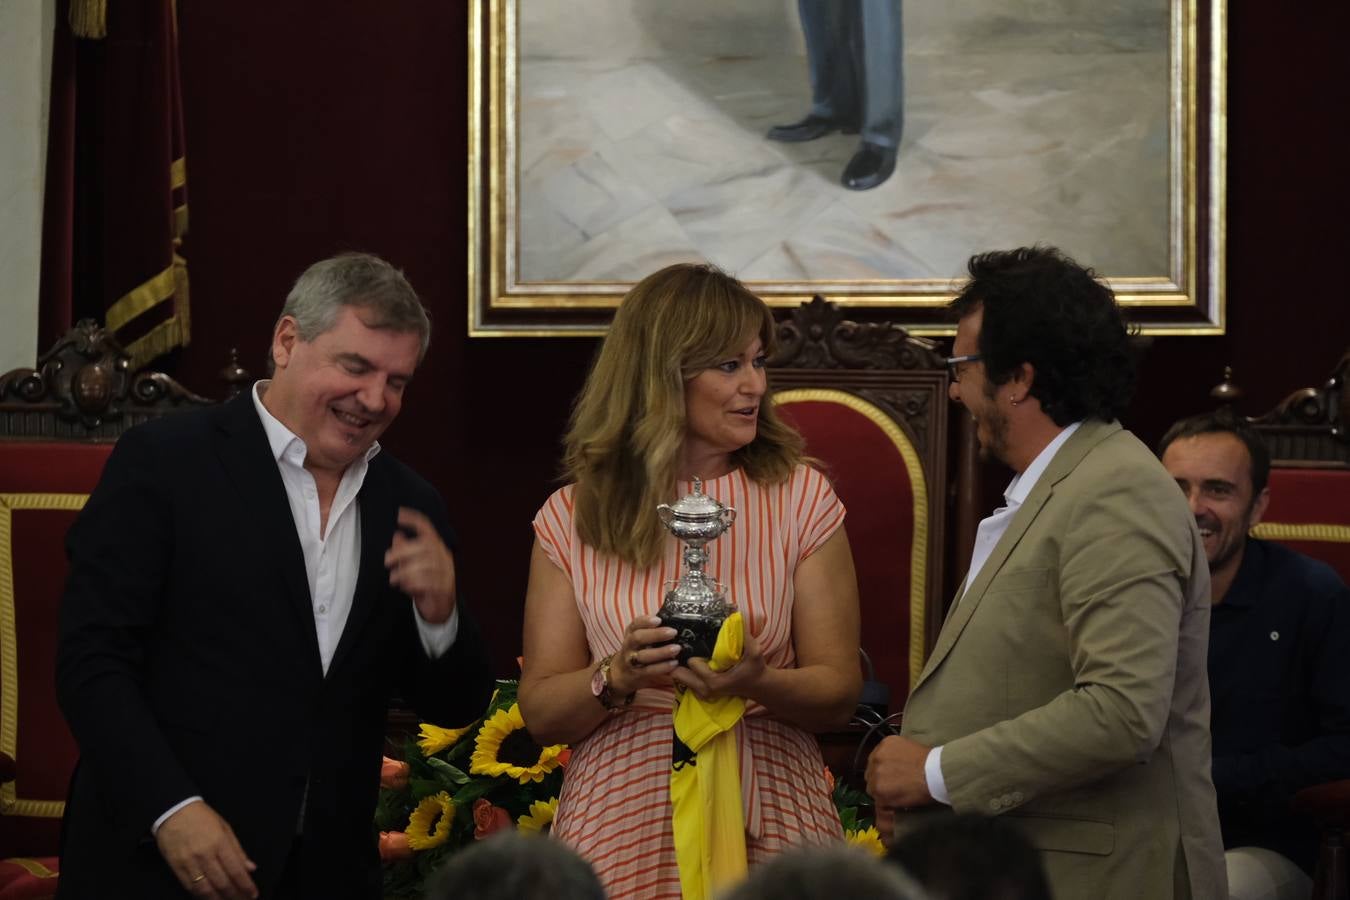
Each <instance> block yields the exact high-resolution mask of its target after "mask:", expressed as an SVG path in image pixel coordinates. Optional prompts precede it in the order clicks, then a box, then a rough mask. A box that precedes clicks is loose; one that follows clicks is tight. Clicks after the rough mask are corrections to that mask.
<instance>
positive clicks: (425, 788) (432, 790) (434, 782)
mask: <svg viewBox="0 0 1350 900" xmlns="http://www.w3.org/2000/svg"><path fill="white" fill-rule="evenodd" d="M408 790H409V792H410V793H411V794H412V799H413V802H414V803H416V802H417V801H419V800H421V799H423V798H424V797H430V796H432V795H434V794H439V793H440V792H441V791H443V790H445V785H444V784H442V783H441V781H440V779H439V778H409V779H408Z"/></svg>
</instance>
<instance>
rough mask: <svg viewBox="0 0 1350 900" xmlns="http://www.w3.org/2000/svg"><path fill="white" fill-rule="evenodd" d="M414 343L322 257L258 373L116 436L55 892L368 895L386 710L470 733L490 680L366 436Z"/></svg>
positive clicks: (64, 634) (61, 661)
mask: <svg viewBox="0 0 1350 900" xmlns="http://www.w3.org/2000/svg"><path fill="white" fill-rule="evenodd" d="M429 328H430V326H429V322H428V320H427V316H426V312H425V311H424V309H423V308H422V305H421V302H420V301H419V300H418V298H417V295H416V293H414V291H413V289H412V286H411V285H409V284H408V282H407V281H406V279H404V277H403V275H402V273H401V272H399V271H397V270H396V269H394V268H393V267H391V266H390V265H389V264H388V263H386V262H384V261H383V260H380V259H378V258H376V257H373V256H367V255H361V254H350V255H343V256H339V257H335V258H333V259H328V260H324V261H322V262H319V263H316V264H315V265H313V266H311V267H310V268H309V269H308V270H307V271H306V272H305V273H304V274H303V275H301V276H300V278H299V280H298V281H297V282H296V284H295V287H294V288H293V289H292V290H291V293H290V295H289V296H288V297H287V299H286V305H285V307H284V309H283V310H282V314H281V316H280V318H279V319H278V320H277V324H276V327H275V329H274V331H273V335H272V345H271V362H272V364H273V367H274V372H273V375H272V378H271V379H270V380H268V381H260V382H258V383H257V384H255V385H254V387H253V390H252V391H251V392H249V393H248V394H247V395H244V396H241V397H239V398H237V399H235V400H233V401H231V402H229V403H227V404H225V405H223V406H220V407H215V408H212V409H209V410H204V411H200V412H192V413H184V414H181V415H175V416H169V417H166V418H164V419H160V420H157V421H154V422H151V423H149V424H146V425H142V426H140V427H138V428H134V429H132V430H131V431H129V432H127V433H126V434H125V435H123V437H122V438H121V440H120V441H119V442H118V444H117V447H116V448H115V449H114V450H113V453H112V455H111V456H110V458H109V460H108V465H107V468H106V470H105V471H104V474H103V478H102V480H101V481H100V482H99V486H98V488H97V489H96V490H95V491H94V493H93V495H92V496H91V497H90V499H89V502H88V504H87V505H86V506H85V509H84V511H83V512H82V514H81V515H80V518H79V520H78V521H77V522H76V524H75V526H74V527H73V528H72V529H71V532H70V535H69V538H68V547H67V549H68V552H69V557H70V578H69V582H68V584H67V587H66V593H65V597H64V599H63V601H62V608H61V634H60V645H59V651H58V659H57V690H58V696H59V699H60V703H61V706H62V709H63V711H64V712H65V715H66V718H67V720H68V721H69V723H70V726H71V730H72V731H73V732H74V734H75V738H76V740H77V741H78V743H79V746H80V764H79V766H78V768H77V770H76V772H75V775H74V778H73V781H72V784H71V791H70V799H69V803H68V805H67V808H66V817H65V821H64V826H63V827H64V834H63V847H62V865H61V881H60V894H59V896H60V897H63V898H100V900H102V898H116V897H126V898H136V900H143V898H157V897H182V896H184V894H185V892H186V893H188V894H191V895H193V896H198V897H212V898H243V897H259V896H261V897H265V898H300V897H303V898H319V897H324V898H338V897H353V898H355V897H361V898H375V897H378V896H379V884H380V872H379V866H378V858H377V853H376V846H375V840H374V834H373V832H372V825H371V819H372V815H373V812H374V807H375V800H376V796H377V791H378V781H379V770H380V757H381V748H382V741H383V734H384V721H385V710H386V705H387V702H388V698H389V696H390V695H391V693H393V692H395V691H397V693H398V694H399V695H400V696H403V697H406V698H408V699H410V700H412V701H413V703H414V704H415V705H416V706H417V708H418V709H419V711H420V712H421V713H422V714H423V715H424V716H425V717H426V718H428V719H431V720H433V721H439V722H442V723H444V724H446V725H463V724H465V723H467V722H469V721H471V720H473V719H474V718H475V717H476V716H477V715H479V714H480V712H481V711H482V709H483V708H484V706H485V705H486V703H487V700H488V697H489V693H490V691H491V688H492V677H491V668H490V666H489V664H488V661H487V659H486V656H485V654H484V651H483V649H482V645H481V641H480V640H479V637H478V634H477V630H476V628H475V627H474V625H473V622H472V620H471V619H470V618H469V616H468V613H467V611H466V610H465V609H464V606H463V604H462V603H461V602H457V596H456V590H455V561H454V557H453V555H452V554H451V552H450V549H449V547H450V546H451V545H452V539H451V537H450V529H449V523H448V518H447V515H446V511H445V507H444V504H443V503H442V502H441V499H440V497H439V496H438V495H437V493H436V491H435V490H434V489H433V488H432V487H431V485H429V484H428V483H427V482H426V481H424V480H423V479H421V478H420V477H418V476H417V475H416V474H415V473H414V472H413V471H412V470H411V469H409V468H407V467H406V466H404V465H403V464H401V463H399V462H398V461H397V460H394V459H392V458H391V457H390V456H389V454H387V453H381V452H379V450H380V448H379V444H378V443H377V438H378V437H379V436H380V434H381V433H382V432H383V431H384V429H385V427H387V426H388V425H389V423H390V422H392V421H393V420H394V418H395V417H396V416H397V415H398V412H399V409H400V407H401V405H402V400H403V393H404V389H405V388H406V386H407V384H408V382H409V381H410V380H411V379H412V377H413V372H414V370H415V369H416V367H417V365H418V363H419V362H420V361H421V358H422V355H423V354H424V352H425V350H426V343H427V337H428V334H429Z"/></svg>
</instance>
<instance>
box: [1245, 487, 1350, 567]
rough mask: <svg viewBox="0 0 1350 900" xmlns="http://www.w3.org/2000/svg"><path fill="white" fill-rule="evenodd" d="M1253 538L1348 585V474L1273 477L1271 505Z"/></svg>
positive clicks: (1349, 529)
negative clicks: (1307, 559) (1322, 566)
mask: <svg viewBox="0 0 1350 900" xmlns="http://www.w3.org/2000/svg"><path fill="white" fill-rule="evenodd" d="M1252 533H1253V534H1254V535H1256V536H1257V537H1260V538H1266V539H1268V540H1272V541H1279V542H1280V543H1281V544H1286V545H1287V546H1289V547H1291V548H1293V549H1294V550H1297V551H1298V552H1299V553H1306V554H1307V555H1308V556H1311V557H1312V558H1313V559H1320V560H1322V561H1323V562H1325V563H1327V564H1328V565H1330V566H1331V567H1332V568H1334V569H1335V570H1336V571H1337V572H1338V573H1340V576H1341V580H1342V581H1344V582H1345V583H1346V584H1350V468H1347V469H1303V468H1299V469H1294V468H1278V469H1271V471H1270V505H1269V506H1268V507H1267V508H1266V514H1265V516H1264V520H1263V521H1262V522H1261V523H1260V524H1258V525H1257V526H1256V527H1255V528H1254V529H1252Z"/></svg>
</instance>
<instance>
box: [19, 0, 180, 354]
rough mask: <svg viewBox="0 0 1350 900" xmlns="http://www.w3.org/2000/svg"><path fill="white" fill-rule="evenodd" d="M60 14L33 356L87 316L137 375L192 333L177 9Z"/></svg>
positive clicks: (149, 3)
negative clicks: (113, 339) (113, 340)
mask: <svg viewBox="0 0 1350 900" xmlns="http://www.w3.org/2000/svg"><path fill="white" fill-rule="evenodd" d="M72 6H73V7H74V8H73V9H72ZM91 8H96V9H97V12H98V15H97V16H90V14H89V13H90V9H91ZM59 10H60V14H59V15H58V16H57V26H56V29H57V30H56V36H55V41H54V45H53V52H52V92H51V116H50V126H49V136H48V147H47V187H46V196H45V199H44V216H43V234H42V285H41V291H40V296H39V317H38V329H39V333H38V350H39V351H41V350H42V349H44V348H46V347H50V346H51V345H52V344H53V343H54V342H55V341H56V340H57V339H58V338H59V337H60V336H61V335H62V334H64V333H65V332H66V331H67V330H68V329H69V328H70V327H71V325H72V324H73V323H74V322H75V321H77V320H79V319H82V318H93V319H97V320H98V321H100V322H103V323H104V324H105V325H107V327H108V328H109V329H110V330H111V331H112V332H113V333H114V334H115V335H116V336H117V338H118V340H119V342H120V343H121V344H122V345H123V347H125V348H126V349H127V351H128V352H129V353H130V354H131V356H132V361H133V364H134V365H135V366H136V367H137V368H139V367H140V366H142V365H144V364H145V363H147V362H149V361H150V360H152V359H154V358H155V357H157V356H160V355H161V354H163V353H166V352H168V351H169V350H171V349H173V348H174V347H180V346H185V345H186V344H187V343H188V337H189V330H190V329H189V318H188V279H187V263H186V261H185V260H184V258H183V256H182V255H181V252H180V246H181V242H182V238H183V235H184V234H185V233H186V232H187V163H186V158H185V154H184V148H183V113H182V97H181V93H180V90H179V80H178V30H177V19H176V15H175V13H176V10H175V3H174V0H129V2H128V0H124V2H118V3H113V4H108V5H107V7H106V9H105V8H104V2H103V0H61V3H60V4H59ZM72 13H73V16H72ZM105 16H106V28H105V27H104V20H105ZM72 21H74V22H75V23H76V25H77V26H78V28H79V31H80V33H79V34H77V33H76V31H75V30H73V29H72V26H71V22H72Z"/></svg>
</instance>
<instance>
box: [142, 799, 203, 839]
mask: <svg viewBox="0 0 1350 900" xmlns="http://www.w3.org/2000/svg"><path fill="white" fill-rule="evenodd" d="M201 802H202V798H201V797H189V798H187V799H186V800H183V801H181V802H178V803H175V804H174V805H173V806H170V807H169V808H168V809H167V810H165V811H164V815H162V816H160V817H159V818H158V819H156V820H155V824H153V825H151V826H150V834H151V836H154V835H157V834H159V826H161V825H163V824H164V823H165V822H167V821H168V820H169V816H171V815H173V814H174V813H176V812H178V811H179V810H180V809H182V808H183V807H185V806H187V805H188V804H189V803H201Z"/></svg>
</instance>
